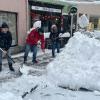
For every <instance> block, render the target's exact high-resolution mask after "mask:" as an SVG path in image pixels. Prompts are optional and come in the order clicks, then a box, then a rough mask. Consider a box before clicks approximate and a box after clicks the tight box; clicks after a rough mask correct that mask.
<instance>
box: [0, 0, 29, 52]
mask: <svg viewBox="0 0 100 100" xmlns="http://www.w3.org/2000/svg"><path fill="white" fill-rule="evenodd" d="M3 22H6V23H7V24H8V25H9V29H10V31H11V33H12V39H13V41H12V49H13V52H18V51H20V49H21V47H22V48H23V46H24V44H25V36H26V27H27V25H26V1H25V0H0V26H1V25H2V23H3Z"/></svg>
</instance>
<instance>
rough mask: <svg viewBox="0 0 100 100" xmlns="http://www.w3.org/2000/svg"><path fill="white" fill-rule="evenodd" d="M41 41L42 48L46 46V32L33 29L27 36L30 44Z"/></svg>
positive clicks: (27, 41)
mask: <svg viewBox="0 0 100 100" xmlns="http://www.w3.org/2000/svg"><path fill="white" fill-rule="evenodd" d="M39 40H40V41H41V48H42V49H44V48H45V40H44V34H41V35H40V34H39V32H38V31H36V30H35V29H33V30H32V31H31V32H30V33H29V34H28V36H27V39H26V43H27V44H29V45H37V43H38V41H39Z"/></svg>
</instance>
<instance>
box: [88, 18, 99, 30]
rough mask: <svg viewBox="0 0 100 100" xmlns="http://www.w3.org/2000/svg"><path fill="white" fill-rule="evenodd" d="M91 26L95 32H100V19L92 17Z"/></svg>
mask: <svg viewBox="0 0 100 100" xmlns="http://www.w3.org/2000/svg"><path fill="white" fill-rule="evenodd" d="M90 25H91V26H92V28H93V30H100V17H98V16H91V17H90Z"/></svg>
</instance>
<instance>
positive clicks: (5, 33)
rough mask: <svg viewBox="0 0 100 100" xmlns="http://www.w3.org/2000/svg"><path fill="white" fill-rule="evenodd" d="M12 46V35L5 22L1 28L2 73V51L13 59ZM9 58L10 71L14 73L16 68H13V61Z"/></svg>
mask: <svg viewBox="0 0 100 100" xmlns="http://www.w3.org/2000/svg"><path fill="white" fill-rule="evenodd" d="M11 44H12V35H11V32H10V31H9V27H8V25H7V24H6V23H5V22H4V23H3V24H2V26H1V31H0V71H2V53H3V52H2V50H3V51H4V52H5V54H6V53H7V55H8V56H9V57H11V51H10V47H11ZM8 56H7V60H8V65H9V69H10V70H11V71H14V68H13V67H12V60H11V59H10V58H9V57H8Z"/></svg>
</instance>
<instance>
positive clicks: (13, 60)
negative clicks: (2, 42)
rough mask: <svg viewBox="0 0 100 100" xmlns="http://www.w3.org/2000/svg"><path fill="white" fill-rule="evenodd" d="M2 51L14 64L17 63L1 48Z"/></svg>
mask: <svg viewBox="0 0 100 100" xmlns="http://www.w3.org/2000/svg"><path fill="white" fill-rule="evenodd" d="M0 50H1V51H2V52H3V53H4V54H6V56H7V57H8V58H9V59H10V60H11V61H12V62H13V63H15V61H14V60H13V58H11V57H10V56H9V55H8V54H7V52H6V51H4V50H3V49H2V48H0Z"/></svg>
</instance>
